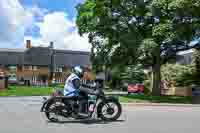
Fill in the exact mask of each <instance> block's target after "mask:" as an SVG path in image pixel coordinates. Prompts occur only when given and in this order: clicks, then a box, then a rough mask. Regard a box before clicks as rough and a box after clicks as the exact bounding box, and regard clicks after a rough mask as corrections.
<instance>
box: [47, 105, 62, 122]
mask: <svg viewBox="0 0 200 133" xmlns="http://www.w3.org/2000/svg"><path fill="white" fill-rule="evenodd" d="M60 103H61V102H60ZM54 104H55V105H56V102H54V101H51V102H49V103H48V104H47V106H46V110H47V112H45V115H46V117H47V119H48V120H50V121H51V122H59V119H55V118H51V117H50V112H48V111H49V110H50V109H51V106H52V105H54ZM61 104H63V103H61ZM57 107H63V105H61V106H60V105H59V106H55V107H53V109H55V111H56V110H57ZM58 112H59V111H58Z"/></svg>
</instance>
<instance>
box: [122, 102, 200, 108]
mask: <svg viewBox="0 0 200 133" xmlns="http://www.w3.org/2000/svg"><path fill="white" fill-rule="evenodd" d="M121 104H122V105H123V106H128V107H134V106H135V107H136V106H151V107H153V106H154V107H156V106H160V107H200V104H168V103H121Z"/></svg>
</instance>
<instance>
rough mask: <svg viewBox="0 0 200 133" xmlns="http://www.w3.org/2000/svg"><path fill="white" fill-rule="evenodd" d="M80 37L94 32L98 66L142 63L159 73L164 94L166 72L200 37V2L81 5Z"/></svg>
mask: <svg viewBox="0 0 200 133" xmlns="http://www.w3.org/2000/svg"><path fill="white" fill-rule="evenodd" d="M77 11H78V16H77V21H76V22H77V25H78V29H79V33H80V35H82V34H85V33H88V34H89V35H88V36H89V40H90V43H91V44H92V50H91V51H92V56H91V59H92V61H93V63H95V64H96V63H97V64H99V63H100V65H102V64H104V65H106V66H116V65H120V66H124V65H133V64H135V63H142V64H143V65H144V66H151V67H152V71H153V88H152V93H153V95H160V94H161V89H160V80H161V74H160V68H161V65H162V64H164V63H166V62H167V61H168V60H169V59H170V58H172V57H174V56H175V55H176V53H177V52H178V51H182V50H187V49H191V48H194V47H197V46H198V43H196V44H191V43H190V42H191V41H192V40H193V39H195V38H196V37H198V36H199V35H200V23H199V19H198V17H200V0H145V1H144V0H86V1H85V3H83V4H81V5H78V6H77Z"/></svg>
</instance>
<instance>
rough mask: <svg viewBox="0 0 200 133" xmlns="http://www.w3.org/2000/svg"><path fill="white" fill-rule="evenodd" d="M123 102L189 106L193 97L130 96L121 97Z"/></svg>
mask: <svg viewBox="0 0 200 133" xmlns="http://www.w3.org/2000/svg"><path fill="white" fill-rule="evenodd" d="M120 101H121V102H125V103H130V102H134V103H183V104H189V103H191V101H192V98H191V97H181V96H151V95H130V96H121V97H120Z"/></svg>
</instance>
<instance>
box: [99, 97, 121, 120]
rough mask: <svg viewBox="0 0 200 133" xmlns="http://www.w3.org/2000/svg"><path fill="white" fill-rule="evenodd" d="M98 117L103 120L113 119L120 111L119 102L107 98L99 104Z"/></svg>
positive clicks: (115, 118) (116, 117) (118, 115)
mask: <svg viewBox="0 0 200 133" xmlns="http://www.w3.org/2000/svg"><path fill="white" fill-rule="evenodd" d="M98 112H99V113H100V118H101V119H102V120H104V121H115V120H117V119H118V118H119V117H120V116H121V113H122V107H121V104H120V103H119V102H118V101H115V100H107V101H106V102H104V103H101V104H100V107H99V111H98Z"/></svg>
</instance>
